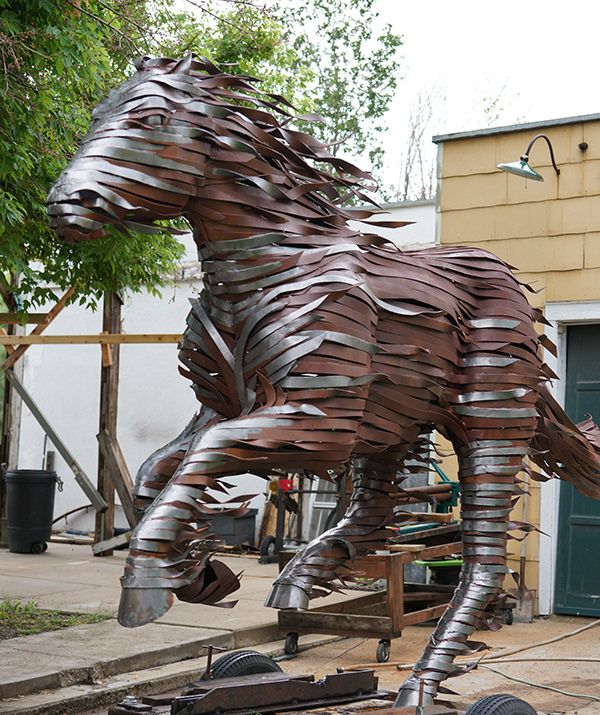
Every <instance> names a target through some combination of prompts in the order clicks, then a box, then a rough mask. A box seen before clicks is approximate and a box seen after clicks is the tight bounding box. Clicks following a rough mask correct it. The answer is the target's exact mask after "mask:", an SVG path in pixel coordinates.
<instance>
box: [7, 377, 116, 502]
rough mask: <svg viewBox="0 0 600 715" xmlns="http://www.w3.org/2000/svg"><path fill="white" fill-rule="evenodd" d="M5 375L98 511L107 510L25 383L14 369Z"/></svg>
mask: <svg viewBox="0 0 600 715" xmlns="http://www.w3.org/2000/svg"><path fill="white" fill-rule="evenodd" d="M5 375H6V377H7V379H8V380H9V382H10V384H11V385H12V387H14V389H15V391H16V392H17V393H18V394H19V395H20V397H21V399H22V400H23V402H24V403H25V404H26V405H27V407H29V409H30V411H31V414H32V415H33V416H34V417H35V419H36V420H37V421H38V423H39V424H40V425H41V427H42V429H43V430H44V432H45V433H46V434H47V435H48V439H49V440H50V441H51V442H52V444H53V445H54V446H55V447H56V449H57V450H58V452H59V453H60V455H61V456H62V458H63V459H64V460H65V462H66V463H67V465H68V466H69V468H70V469H71V471H72V472H73V474H74V475H75V481H76V482H77V483H78V484H79V486H80V487H81V489H82V490H83V492H84V493H85V495H86V496H87V497H88V499H89V500H90V502H91V504H92V506H93V507H94V509H96V511H97V512H102V511H103V510H105V509H106V508H107V507H108V505H107V503H106V501H105V500H104V499H103V498H102V496H101V494H100V493H99V491H98V490H97V489H96V487H95V486H94V484H93V483H92V482H91V480H90V478H89V477H88V476H87V474H86V473H85V472H84V471H83V469H82V467H81V465H80V464H79V462H77V460H76V459H75V457H73V455H72V454H71V452H69V450H68V449H67V447H66V445H65V443H64V442H63V441H62V440H61V439H60V437H59V436H58V434H57V433H56V432H55V431H54V428H53V427H52V425H51V424H50V423H49V422H48V420H47V419H46V418H45V417H44V415H43V414H42V412H41V410H40V408H39V407H38V406H37V403H36V402H35V401H34V399H33V397H32V396H31V395H30V394H29V392H27V390H26V389H25V386H24V385H23V383H22V382H21V381H20V380H19V378H18V377H17V376H16V375H15V372H14V370H6V372H5Z"/></svg>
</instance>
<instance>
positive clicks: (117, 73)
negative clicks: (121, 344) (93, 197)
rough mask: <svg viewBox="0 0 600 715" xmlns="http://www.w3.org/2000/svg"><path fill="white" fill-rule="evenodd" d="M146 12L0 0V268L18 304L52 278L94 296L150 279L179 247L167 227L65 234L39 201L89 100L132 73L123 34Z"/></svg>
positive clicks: (132, 4) (131, 0)
mask: <svg viewBox="0 0 600 715" xmlns="http://www.w3.org/2000/svg"><path fill="white" fill-rule="evenodd" d="M78 5H79V7H78ZM113 6H114V8H115V11H114V12H113V10H112V9H111V8H112V7H113ZM148 17H149V15H148V13H147V12H146V8H145V3H139V2H137V1H135V0H119V1H118V2H117V1H116V0H114V1H112V2H107V1H106V2H105V1H104V0H102V1H100V0H99V1H98V2H95V1H94V0H89V1H87V2H79V3H77V2H76V1H75V0H73V2H70V1H69V0H67V2H65V3H56V2H52V0H21V1H20V2H19V1H17V0H0V60H1V63H0V67H2V70H3V72H2V77H1V78H0V81H1V82H2V84H3V87H2V89H3V91H2V92H1V93H0V270H1V273H2V274H3V276H4V278H5V279H6V280H8V276H15V275H17V276H19V277H20V291H21V295H23V296H24V299H25V303H24V305H23V308H24V309H27V308H28V307H30V306H32V305H39V304H41V303H43V302H44V301H45V300H47V299H48V298H50V297H52V295H53V293H52V289H51V286H58V287H59V288H62V289H64V288H66V287H68V286H69V285H72V284H73V285H75V287H76V288H77V297H79V298H80V299H82V301H83V302H89V303H91V304H94V303H95V301H96V300H97V298H98V296H99V295H100V294H101V293H102V292H103V291H104V290H107V289H108V290H112V289H122V288H126V287H127V288H130V289H131V290H134V291H139V290H142V289H144V288H150V289H152V288H153V287H154V286H156V285H159V284H160V283H161V282H163V281H164V279H163V276H164V273H165V271H170V270H172V269H173V267H174V265H175V263H176V262H177V260H178V258H179V257H180V256H181V253H182V249H181V247H180V245H179V243H178V242H177V241H176V240H175V239H174V238H173V237H172V236H170V235H168V234H166V233H165V234H164V235H161V236H159V237H157V239H156V240H155V241H154V242H151V241H148V240H147V238H144V237H141V236H134V235H132V236H131V237H128V238H127V239H126V240H125V239H123V238H122V239H121V241H115V240H114V238H111V237H108V238H107V239H105V240H103V241H101V242H99V243H97V244H95V245H93V246H91V245H90V246H85V247H83V248H82V247H80V246H78V245H69V244H65V243H63V242H62V241H60V240H59V239H58V238H57V237H56V236H55V234H54V232H53V231H52V230H51V229H50V227H49V225H48V218H47V215H46V209H45V198H46V193H47V191H48V189H49V188H50V186H51V185H52V183H53V182H54V180H55V179H56V177H57V176H58V175H59V173H60V171H61V170H62V168H63V167H64V166H65V164H66V163H67V161H68V159H69V157H70V156H71V155H72V154H73V153H74V151H75V148H76V146H77V143H78V141H79V139H80V138H81V137H82V135H83V134H84V133H85V131H86V129H87V126H88V124H89V119H90V112H91V109H92V108H93V107H94V106H95V105H96V104H97V103H98V102H99V101H100V100H101V99H102V97H103V96H104V95H105V94H106V92H107V90H108V88H109V87H111V86H112V85H114V84H115V83H117V82H120V81H121V80H122V79H124V77H125V76H126V75H127V74H128V73H129V71H130V69H131V68H130V59H131V58H132V57H134V56H135V55H136V54H137V53H138V49H137V46H136V43H135V41H134V40H131V39H127V38H129V37H136V36H137V35H139V34H140V33H141V30H140V29H138V25H139V27H140V28H141V27H142V24H141V23H144V22H147V21H148Z"/></svg>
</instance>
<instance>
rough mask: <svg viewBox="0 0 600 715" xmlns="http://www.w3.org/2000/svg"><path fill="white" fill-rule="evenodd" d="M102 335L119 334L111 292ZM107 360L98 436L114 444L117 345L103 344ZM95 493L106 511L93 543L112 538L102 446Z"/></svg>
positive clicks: (111, 501) (111, 497) (111, 496)
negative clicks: (99, 495)
mask: <svg viewBox="0 0 600 715" xmlns="http://www.w3.org/2000/svg"><path fill="white" fill-rule="evenodd" d="M102 332H104V333H109V334H111V335H115V334H118V333H120V332H121V298H120V297H119V296H118V295H117V294H116V293H113V292H107V293H105V294H104V302H103V307H102ZM107 350H109V351H110V353H111V354H110V356H109V359H108V360H107V359H106V357H107V356H106V355H103V356H102V360H101V370H100V415H99V427H98V433H99V434H103V433H106V434H107V435H108V436H109V438H110V439H112V440H113V442H114V443H116V442H117V411H118V404H119V344H118V343H117V344H116V345H107ZM98 491H99V492H100V494H102V496H103V497H104V499H106V502H107V503H108V509H107V510H106V511H105V512H104V513H102V514H96V528H95V534H94V536H95V539H94V540H95V541H96V542H99V541H106V540H110V539H111V538H112V537H113V536H114V535H115V482H114V481H113V479H112V475H111V468H110V462H109V460H107V459H106V457H105V453H104V450H103V449H102V443H100V445H99V449H98ZM111 554H112V550H111V549H105V550H104V551H102V552H99V553H97V554H96V553H95V554H94V555H95V556H110V555H111Z"/></svg>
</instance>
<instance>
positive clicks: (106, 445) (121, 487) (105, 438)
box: [97, 429, 138, 529]
mask: <svg viewBox="0 0 600 715" xmlns="http://www.w3.org/2000/svg"><path fill="white" fill-rule="evenodd" d="M97 439H98V444H99V445H100V449H101V451H102V454H103V455H104V460H105V462H106V464H107V466H108V474H109V476H110V478H111V480H112V483H113V484H114V487H115V489H116V490H117V494H118V495H119V499H120V500H121V506H122V507H123V512H124V513H125V517H126V518H127V522H128V524H129V526H131V528H132V529H133V528H134V527H135V526H136V525H137V523H138V515H137V512H136V510H135V507H134V506H133V498H132V493H133V481H132V479H131V474H130V473H129V469H128V468H127V463H126V462H125V458H124V457H123V453H122V452H121V448H120V447H119V444H118V442H117V441H116V440H115V439H113V438H112V437H111V436H110V434H109V433H108V431H107V430H106V429H105V430H103V431H102V432H100V433H99V434H98V435H97Z"/></svg>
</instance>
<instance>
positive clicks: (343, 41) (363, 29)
mask: <svg viewBox="0 0 600 715" xmlns="http://www.w3.org/2000/svg"><path fill="white" fill-rule="evenodd" d="M279 13H280V17H281V21H282V23H283V24H284V26H285V28H286V41H287V42H288V44H289V46H290V47H291V48H292V49H293V51H294V52H295V53H296V55H297V56H298V57H301V58H302V61H303V62H304V63H308V64H309V65H310V66H311V67H312V68H313V71H314V74H315V76H314V80H313V82H312V83H311V85H310V87H309V91H310V93H311V97H312V103H313V107H314V108H315V110H316V111H318V112H319V113H320V114H321V115H322V116H323V117H324V119H325V120H326V121H325V124H323V125H320V126H319V125H317V126H312V127H311V128H310V130H309V131H312V133H314V134H316V135H317V136H318V137H319V138H320V139H322V140H323V141H325V142H327V143H331V144H337V143H338V142H343V143H342V144H341V145H337V146H334V147H333V152H334V153H336V152H337V153H345V154H348V153H350V154H351V155H354V156H357V157H358V156H362V155H365V154H367V155H368V156H369V159H370V162H371V168H372V169H373V170H374V171H375V172H377V170H378V169H380V168H381V166H382V159H383V154H384V147H383V135H384V132H385V125H384V121H383V120H384V117H385V114H386V112H387V110H388V108H389V106H390V102H391V100H392V98H393V97H394V94H395V91H396V87H397V85H398V81H399V80H400V79H401V75H400V58H399V48H400V46H401V45H402V38H401V36H400V35H398V34H396V33H394V32H393V31H392V28H391V26H390V25H388V24H385V25H382V24H381V23H380V22H379V20H378V13H377V11H376V10H375V0H336V2H331V0H280V3H279Z"/></svg>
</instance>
